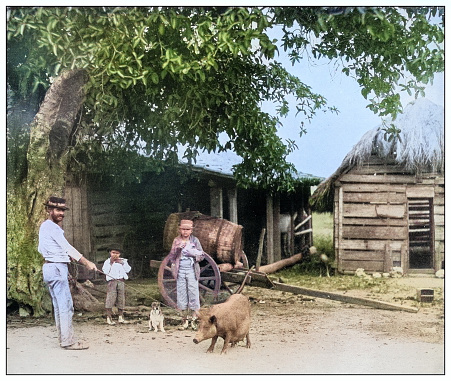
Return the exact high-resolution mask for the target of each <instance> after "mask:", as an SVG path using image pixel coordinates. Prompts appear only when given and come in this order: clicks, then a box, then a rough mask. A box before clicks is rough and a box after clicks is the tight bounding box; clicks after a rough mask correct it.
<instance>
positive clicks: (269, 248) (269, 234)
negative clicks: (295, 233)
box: [266, 194, 274, 263]
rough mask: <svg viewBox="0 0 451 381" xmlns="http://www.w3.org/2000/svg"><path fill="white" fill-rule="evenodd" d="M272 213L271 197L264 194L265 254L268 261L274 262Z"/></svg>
mask: <svg viewBox="0 0 451 381" xmlns="http://www.w3.org/2000/svg"><path fill="white" fill-rule="evenodd" d="M273 217H274V213H273V199H272V196H271V195H270V194H268V195H267V196H266V256H267V261H268V263H273V262H274V218H273Z"/></svg>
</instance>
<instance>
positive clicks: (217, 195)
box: [210, 186, 223, 218]
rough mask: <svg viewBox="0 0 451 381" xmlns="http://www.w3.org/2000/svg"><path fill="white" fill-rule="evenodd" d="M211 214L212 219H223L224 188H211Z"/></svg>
mask: <svg viewBox="0 0 451 381" xmlns="http://www.w3.org/2000/svg"><path fill="white" fill-rule="evenodd" d="M210 214H211V216H212V217H218V218H223V208H222V188H219V187H217V186H212V187H211V188H210Z"/></svg>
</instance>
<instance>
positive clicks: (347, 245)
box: [335, 160, 415, 272]
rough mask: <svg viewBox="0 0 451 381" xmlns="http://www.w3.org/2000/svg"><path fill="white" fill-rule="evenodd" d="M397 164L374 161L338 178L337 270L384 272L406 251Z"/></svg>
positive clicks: (405, 179) (401, 181)
mask: <svg viewBox="0 0 451 381" xmlns="http://www.w3.org/2000/svg"><path fill="white" fill-rule="evenodd" d="M399 173H400V168H399V167H397V166H386V165H383V164H382V163H381V162H380V161H378V160H374V161H372V162H371V163H369V164H367V165H364V166H362V167H360V168H354V169H353V170H351V171H350V173H348V174H345V175H343V176H342V177H341V178H340V184H339V186H338V187H336V188H338V189H337V195H336V197H335V200H336V201H335V203H336V205H335V209H337V210H338V211H339V213H336V221H335V223H336V224H338V225H336V226H338V230H337V236H336V238H335V244H336V257H337V260H338V263H337V265H338V271H339V272H351V271H355V270H356V269H358V268H363V269H365V271H367V272H384V271H389V268H391V267H393V265H394V264H395V265H399V266H400V265H401V262H402V257H403V256H405V255H406V251H407V244H408V242H407V237H408V227H407V206H406V191H405V190H406V185H405V184H406V183H414V182H415V177H414V176H405V175H400V174H399Z"/></svg>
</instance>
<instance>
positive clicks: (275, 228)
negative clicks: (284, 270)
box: [273, 195, 282, 262]
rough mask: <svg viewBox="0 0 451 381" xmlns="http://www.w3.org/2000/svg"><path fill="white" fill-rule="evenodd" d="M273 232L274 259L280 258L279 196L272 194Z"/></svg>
mask: <svg viewBox="0 0 451 381" xmlns="http://www.w3.org/2000/svg"><path fill="white" fill-rule="evenodd" d="M273 234H274V238H273V240H274V261H275V262H277V261H280V260H281V259H282V243H281V234H280V196H279V195H277V196H274V201H273Z"/></svg>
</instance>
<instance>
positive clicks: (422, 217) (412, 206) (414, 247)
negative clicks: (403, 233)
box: [408, 198, 434, 269]
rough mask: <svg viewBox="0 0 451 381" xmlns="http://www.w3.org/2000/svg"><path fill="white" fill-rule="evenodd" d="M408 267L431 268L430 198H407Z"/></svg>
mask: <svg viewBox="0 0 451 381" xmlns="http://www.w3.org/2000/svg"><path fill="white" fill-rule="evenodd" d="M408 207H409V267H410V268H411V269H429V268H433V267H434V266H433V265H434V264H433V258H434V255H433V254H434V239H433V226H434V225H433V204H432V199H431V198H425V199H419V198H409V200H408Z"/></svg>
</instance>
